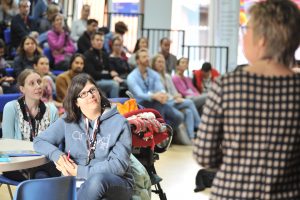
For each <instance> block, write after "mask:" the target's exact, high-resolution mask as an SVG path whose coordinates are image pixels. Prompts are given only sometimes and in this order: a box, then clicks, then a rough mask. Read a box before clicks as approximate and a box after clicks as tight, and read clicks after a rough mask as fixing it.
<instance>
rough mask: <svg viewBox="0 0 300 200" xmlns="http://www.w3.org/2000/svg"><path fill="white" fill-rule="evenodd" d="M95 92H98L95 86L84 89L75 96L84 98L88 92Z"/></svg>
mask: <svg viewBox="0 0 300 200" xmlns="http://www.w3.org/2000/svg"><path fill="white" fill-rule="evenodd" d="M96 92H98V89H97V88H96V87H92V88H91V89H89V90H88V91H84V92H82V93H81V94H79V95H78V96H77V98H81V99H84V98H85V97H87V96H88V94H89V93H90V94H91V95H93V94H95V93H96Z"/></svg>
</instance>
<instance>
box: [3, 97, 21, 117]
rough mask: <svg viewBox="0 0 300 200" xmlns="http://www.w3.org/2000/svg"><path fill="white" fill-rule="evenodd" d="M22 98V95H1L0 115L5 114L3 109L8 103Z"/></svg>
mask: <svg viewBox="0 0 300 200" xmlns="http://www.w3.org/2000/svg"><path fill="white" fill-rule="evenodd" d="M20 96H21V94H20V93H12V94H1V95H0V113H3V108H4V106H5V104H6V103H7V102H9V101H12V100H15V99H18V98H19V97H20Z"/></svg>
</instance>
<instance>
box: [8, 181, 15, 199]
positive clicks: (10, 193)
mask: <svg viewBox="0 0 300 200" xmlns="http://www.w3.org/2000/svg"><path fill="white" fill-rule="evenodd" d="M7 189H8V192H9V195H10V198H11V200H13V199H14V197H13V194H12V191H11V188H10V185H8V184H7Z"/></svg>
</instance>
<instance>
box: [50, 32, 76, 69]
mask: <svg viewBox="0 0 300 200" xmlns="http://www.w3.org/2000/svg"><path fill="white" fill-rule="evenodd" d="M48 44H49V47H50V49H51V52H52V56H53V58H54V63H55V64H57V63H59V62H61V61H63V60H64V59H65V56H66V55H69V56H71V55H72V54H73V53H75V51H76V49H75V46H74V43H73V41H72V40H71V39H70V36H69V35H68V34H67V33H66V32H63V33H57V32H55V31H54V30H53V29H52V30H50V31H49V32H48ZM60 49H63V50H64V51H63V52H62V53H57V52H56V53H55V50H60Z"/></svg>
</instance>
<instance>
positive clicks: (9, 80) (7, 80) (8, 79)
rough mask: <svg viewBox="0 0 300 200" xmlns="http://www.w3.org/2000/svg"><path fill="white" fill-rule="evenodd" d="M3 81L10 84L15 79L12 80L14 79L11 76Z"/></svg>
mask: <svg viewBox="0 0 300 200" xmlns="http://www.w3.org/2000/svg"><path fill="white" fill-rule="evenodd" d="M4 81H6V82H9V83H12V82H14V81H15V79H14V77H11V76H5V77H4Z"/></svg>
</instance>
